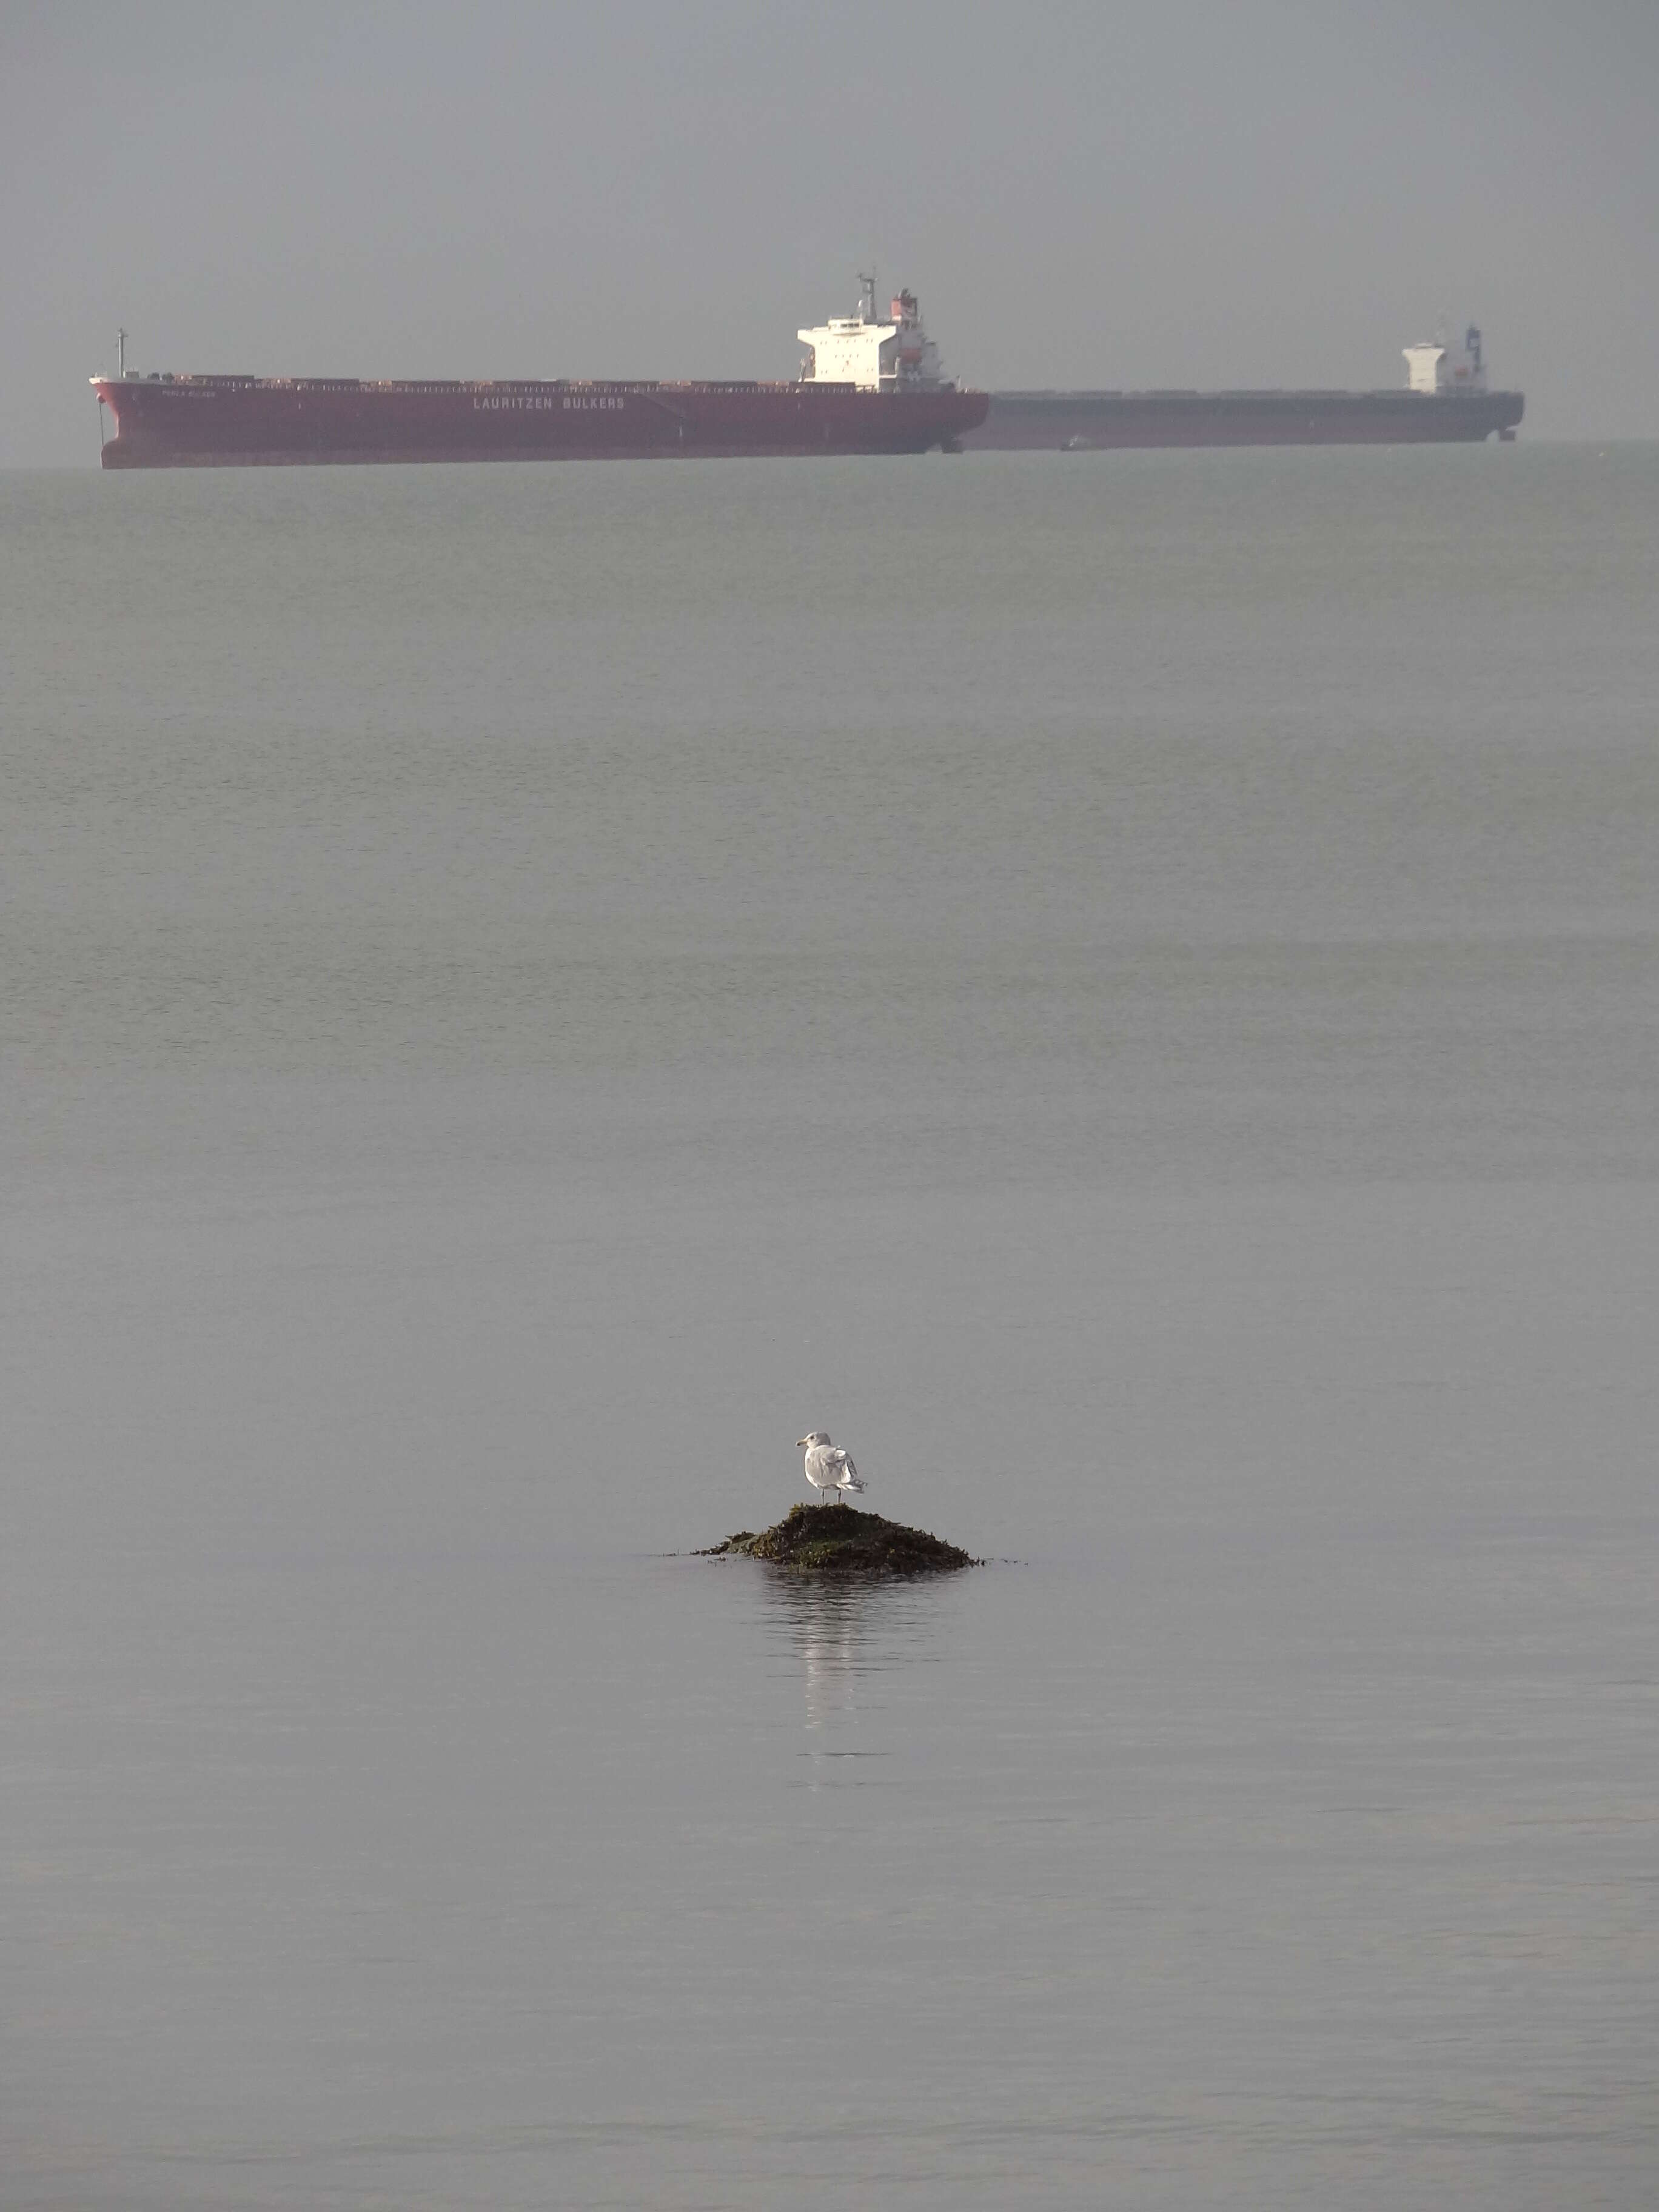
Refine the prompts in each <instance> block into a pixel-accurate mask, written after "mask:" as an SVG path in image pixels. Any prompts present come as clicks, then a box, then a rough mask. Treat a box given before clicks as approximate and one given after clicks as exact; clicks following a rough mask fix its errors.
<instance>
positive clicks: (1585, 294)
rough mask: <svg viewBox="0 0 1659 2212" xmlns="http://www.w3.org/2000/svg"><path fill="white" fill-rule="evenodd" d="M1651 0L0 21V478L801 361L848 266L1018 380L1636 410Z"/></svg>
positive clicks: (658, 7) (1654, 176) (836, 300)
mask: <svg viewBox="0 0 1659 2212" xmlns="http://www.w3.org/2000/svg"><path fill="white" fill-rule="evenodd" d="M1656 96H1659V7H1656V6H1654V5H1653V3H1652V0H1586V3H1585V4H1581V5H1579V6H1577V7H1574V8H1571V9H1567V8H1563V7H1561V6H1559V4H1542V0H1442V4H1439V5H1432V6H1431V5H1423V4H1419V0H1401V4H1395V5H1391V6H1389V7H1386V8H1376V9H1369V8H1359V7H1355V6H1330V5H1316V4H1314V3H1313V0H1243V3H1242V4H1240V3H1239V0H1191V4H1181V0H1157V4H1152V3H1151V0H1131V4H1126V5H1121V6H1112V5H1072V4H1066V5H1054V6H1041V5H1038V6H1028V7H1024V8H1021V9H1012V8H1005V9H996V10H987V9H975V8H971V7H961V6H956V7H945V6H939V5H937V4H934V0H911V4H909V5H908V6H905V7H902V8H893V7H890V6H880V7H878V6H872V5H868V4H865V0H847V4H842V5H839V6H836V7H834V8H826V7H820V6H813V7H804V6H794V5H776V4H773V5H767V6H759V5H746V4H726V5H715V6H705V7H691V8H686V7H683V6H672V7H671V6H667V5H664V4H661V0H635V4H634V5H633V6H631V7H629V8H628V9H617V10H609V11H605V10H599V9H592V8H587V7H584V8H574V7H545V6H543V7H526V6H516V5H511V6H484V7H482V8H478V9H470V8H469V9H464V8H461V7H458V6H452V5H435V4H426V5H406V6H396V7H393V6H364V7H349V6H348V7H342V8H321V9H319V8H313V7H307V6H302V5H288V6H284V7H283V9H280V10H278V11H276V12H275V13H273V12H272V11H270V10H265V9H256V10H247V9H235V10H229V9H222V8H219V7H208V6H204V5H197V4H185V0H155V4H152V5H149V6H147V7H144V8H143V9H138V8H122V9H100V8H90V7H67V8H66V7H60V6H50V7H48V6H38V5H33V6H32V5H27V4H24V5H18V4H14V5H12V6H11V7H10V8H9V9H7V10H6V11H5V14H4V16H3V20H0V216H3V222H0V303H3V305H0V380H3V381H0V391H3V407H0V463H3V464H5V465H13V466H16V465H57V464H65V463H67V464H76V463H83V462H84V463H90V462H91V461H92V460H93V459H94V458H95V455H96V451H97V424H96V409H95V405H94V401H93V399H92V398H91V396H90V394H89V393H88V389H87V386H86V382H85V379H86V377H87V376H88V374H90V373H92V372H93V371H94V370H97V369H100V368H106V367H112V365H113V351H114V331H115V327H116V325H117V324H118V323H124V324H125V325H126V327H127V329H128V331H129V332H130V333H131V338H130V349H129V361H130V362H136V363H137V365H138V366H139V367H141V368H179V369H183V368H197V369H221V370H226V369H228V370H252V371H258V372H261V373H264V374H283V373H294V374H307V373H308V374H347V375H369V376H372V375H404V374H407V375H434V376H438V375H449V376H458V375H477V376H489V375H502V376H507V375H526V374H529V375H594V376H618V375H662V376H701V375H736V376H769V375H791V374H793V373H794V371H795V368H796V366H797V362H798V359H799V347H798V345H797V344H796V343H795V339H794V331H795V329H796V327H797V325H799V324H801V323H804V322H808V321H817V320H819V319H822V318H823V315H824V314H825V313H842V312H845V311H846V310H847V309H848V307H851V305H852V303H853V300H854V295H855V291H856V283H855V273H856V271H857V270H860V269H861V268H866V269H867V268H869V267H871V266H872V264H873V265H874V266H875V267H876V268H877V270H878V273H879V275H880V276H881V278H882V280H883V282H884V283H889V282H890V283H895V284H896V283H901V282H902V283H908V284H910V285H912V286H914V287H915V289H917V291H918V292H919V293H920V295H921V301H922V305H923V307H924V310H925V312H926V313H927V318H928V320H929V323H930V325H932V327H933V332H934V335H935V336H936V337H937V338H938V340H939V343H940V345H941V347H942V349H943V350H944V353H945V362H946V365H947V367H948V368H950V369H951V370H953V371H954V372H956V373H957V374H961V375H963V376H964V377H966V378H968V379H969V380H972V381H974V382H975V383H979V384H984V385H988V386H993V387H995V386H1020V385H1066V384H1080V385H1097V386H1146V385H1163V386H1253V385H1325V386H1362V387H1370V386H1385V385H1394V384H1395V383H1397V382H1399V381H1400V380H1401V375H1402V368H1401V359H1400V348H1401V345H1402V344H1404V343H1407V341H1409V340H1411V339H1413V338H1415V337H1422V336H1425V335H1427V334H1429V332H1430V331H1431V330H1432V328H1433V326H1434V325H1435V323H1436V321H1437V319H1439V318H1441V317H1445V318H1446V319H1448V320H1449V322H1450V323H1451V324H1453V325H1455V326H1457V327H1460V328H1461V326H1462V323H1463V322H1464V321H1466V320H1468V319H1474V320H1475V321H1477V322H1479V323H1480V325H1481V326H1482V328H1483V329H1484V331H1485V332H1486V343H1487V352H1488V357H1489V360H1490V362H1491V364H1492V373H1493V377H1494V380H1495V381H1496V382H1497V383H1499V384H1501V385H1504V386H1520V387H1521V388H1522V389H1523V390H1525V392H1527V394H1528V415H1527V420H1526V423H1525V425H1524V428H1523V431H1522V435H1523V436H1529V437H1543V438H1548V437H1563V438H1578V437H1593V438H1598V439H1599V438H1619V437H1653V436H1656V435H1659V282H1656V278H1659V252H1656V245H1655V209H1656V206H1659V148H1656V139H1659V133H1656V131H1655V127H1654V118H1655V113H1656Z"/></svg>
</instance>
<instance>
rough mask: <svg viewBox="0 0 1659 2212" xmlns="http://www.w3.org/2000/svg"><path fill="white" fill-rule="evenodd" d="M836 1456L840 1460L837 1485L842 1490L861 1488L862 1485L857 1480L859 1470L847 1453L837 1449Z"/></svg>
mask: <svg viewBox="0 0 1659 2212" xmlns="http://www.w3.org/2000/svg"><path fill="white" fill-rule="evenodd" d="M836 1458H837V1459H838V1460H839V1461H840V1462H841V1481H840V1485H839V1487H840V1488H841V1489H842V1490H862V1489H863V1487H864V1485H863V1483H862V1482H860V1480H859V1471H858V1469H857V1468H855V1467H854V1464H853V1462H852V1461H851V1459H850V1458H849V1457H848V1455H847V1454H846V1453H845V1452H844V1451H838V1452H837V1453H836Z"/></svg>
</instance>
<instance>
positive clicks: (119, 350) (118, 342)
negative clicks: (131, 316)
mask: <svg viewBox="0 0 1659 2212" xmlns="http://www.w3.org/2000/svg"><path fill="white" fill-rule="evenodd" d="M126 373H127V334H126V332H125V331H117V332H116V333H115V374H116V377H117V379H120V378H122V377H125V374H126Z"/></svg>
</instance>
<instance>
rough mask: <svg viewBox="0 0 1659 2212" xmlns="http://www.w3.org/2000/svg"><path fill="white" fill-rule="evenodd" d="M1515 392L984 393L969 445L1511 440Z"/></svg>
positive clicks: (1519, 403)
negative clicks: (981, 417)
mask: <svg viewBox="0 0 1659 2212" xmlns="http://www.w3.org/2000/svg"><path fill="white" fill-rule="evenodd" d="M1525 407H1526V401H1525V399H1524V398H1523V397H1522V394H1521V393H1520V392H1480V393H1473V394H1469V395H1467V396H1465V395H1463V394H1461V393H1457V394H1449V395H1447V396H1445V397H1443V398H1442V397H1438V396H1434V395H1431V394H1429V393H1425V392H993V393H992V394H991V395H990V407H989V409H988V410H987V416H986V419H985V421H984V422H982V423H981V425H980V426H979V427H978V428H976V429H974V430H971V431H969V433H967V435H965V436H964V437H963V447H965V448H967V449H968V450H969V451H975V450H978V451H987V450H988V451H1001V452H1018V451H1040V450H1045V449H1046V450H1048V451H1050V452H1053V451H1056V450H1060V451H1071V452H1076V451H1080V450H1088V449H1090V448H1092V447H1132V446H1143V447H1144V446H1394V445H1412V446H1416V445H1443V444H1456V445H1466V444H1474V443H1478V442H1479V441H1480V440H1482V439H1484V438H1489V437H1491V436H1492V435H1494V434H1496V435H1498V437H1500V438H1508V437H1511V436H1513V435H1514V432H1515V428H1516V424H1517V423H1518V422H1520V420H1521V417H1522V413H1523V412H1524V410H1525Z"/></svg>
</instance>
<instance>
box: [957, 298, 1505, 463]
mask: <svg viewBox="0 0 1659 2212" xmlns="http://www.w3.org/2000/svg"><path fill="white" fill-rule="evenodd" d="M1404 352H1405V356H1406V383H1405V387H1404V389H1403V390H1402V389H1395V391H1393V392H993V393H992V394H991V405H990V411H989V413H988V414H987V417H986V420H985V422H983V423H982V424H981V427H980V428H978V429H976V430H974V431H972V432H970V433H969V435H968V436H967V437H965V438H964V439H963V444H964V445H965V446H966V447H969V448H970V449H972V448H975V447H978V448H990V449H994V450H1001V451H1004V452H1008V451H1013V450H1021V449H1024V450H1030V449H1032V448H1045V447H1046V448H1047V449H1048V450H1049V451H1051V452H1052V451H1053V450H1054V449H1055V448H1056V447H1058V448H1059V449H1060V451H1062V452H1066V453H1078V452H1083V451H1087V450H1088V449H1090V448H1091V447H1098V446H1103V447H1113V446H1394V445H1410V446H1417V445H1440V444H1452V443H1455V444H1459V445H1464V444H1474V443H1478V442H1479V441H1480V440H1482V439H1485V438H1490V437H1491V436H1492V435H1493V434H1494V433H1496V435H1498V437H1499V438H1500V439H1503V440H1504V441H1509V440H1510V439H1512V438H1513V437H1514V435H1515V432H1516V424H1517V423H1518V422H1520V420H1521V417H1522V414H1523V413H1524V411H1525V409H1526V404H1527V403H1526V400H1525V398H1523V397H1522V394H1521V393H1520V392H1491V391H1488V390H1487V388H1486V362H1485V359H1484V357H1483V355H1482V352H1481V343H1480V331H1478V330H1477V329H1476V328H1475V327H1474V325H1473V324H1471V325H1469V328H1468V331H1467V332H1466V334H1465V336H1464V339H1463V343H1462V346H1461V347H1460V348H1454V347H1452V346H1451V345H1449V344H1448V343H1447V342H1446V340H1445V339H1443V338H1435V339H1433V340H1431V342H1429V343H1425V344H1422V345H1409V346H1407V347H1406V348H1405V349H1404Z"/></svg>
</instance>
